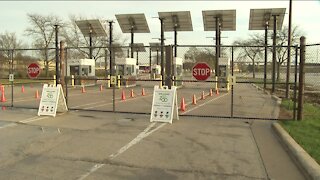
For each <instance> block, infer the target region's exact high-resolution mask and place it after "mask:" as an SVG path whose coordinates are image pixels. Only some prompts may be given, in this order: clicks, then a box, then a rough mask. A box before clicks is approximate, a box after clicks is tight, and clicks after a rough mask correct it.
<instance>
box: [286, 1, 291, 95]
mask: <svg viewBox="0 0 320 180" xmlns="http://www.w3.org/2000/svg"><path fill="white" fill-rule="evenodd" d="M291 14H292V0H289V27H288V62H287V77H286V98H289V91H290V84H289V81H290V65H291V20H292V15H291Z"/></svg>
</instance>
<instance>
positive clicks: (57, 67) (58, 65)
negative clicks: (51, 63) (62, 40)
mask: <svg viewBox="0 0 320 180" xmlns="http://www.w3.org/2000/svg"><path fill="white" fill-rule="evenodd" d="M54 27H55V35H56V85H58V84H60V83H61V79H60V57H59V40H58V33H59V25H54Z"/></svg>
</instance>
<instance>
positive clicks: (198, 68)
mask: <svg viewBox="0 0 320 180" xmlns="http://www.w3.org/2000/svg"><path fill="white" fill-rule="evenodd" d="M210 75H211V68H210V67H209V65H208V64H207V63H204V62H200V63H197V64H196V65H194V66H193V68H192V76H193V77H194V78H196V79H197V80H199V81H205V80H207V79H208V78H209V77H210Z"/></svg>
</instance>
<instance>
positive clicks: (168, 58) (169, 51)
mask: <svg viewBox="0 0 320 180" xmlns="http://www.w3.org/2000/svg"><path fill="white" fill-rule="evenodd" d="M172 57H173V52H172V46H171V45H170V46H166V76H165V78H166V79H165V85H166V86H168V87H169V89H171V86H172V79H171V77H172V73H171V72H172V65H171V64H172Z"/></svg>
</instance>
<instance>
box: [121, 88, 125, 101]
mask: <svg viewBox="0 0 320 180" xmlns="http://www.w3.org/2000/svg"><path fill="white" fill-rule="evenodd" d="M121 100H122V101H125V100H126V94H125V92H124V90H122V93H121Z"/></svg>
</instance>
